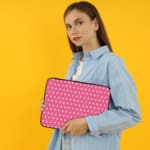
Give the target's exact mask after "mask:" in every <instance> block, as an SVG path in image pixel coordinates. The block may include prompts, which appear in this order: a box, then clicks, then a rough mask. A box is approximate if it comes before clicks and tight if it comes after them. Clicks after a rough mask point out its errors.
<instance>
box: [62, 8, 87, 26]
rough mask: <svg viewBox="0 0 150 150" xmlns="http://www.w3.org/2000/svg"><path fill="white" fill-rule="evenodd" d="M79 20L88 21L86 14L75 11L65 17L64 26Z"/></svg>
mask: <svg viewBox="0 0 150 150" xmlns="http://www.w3.org/2000/svg"><path fill="white" fill-rule="evenodd" d="M79 18H81V19H88V20H90V18H89V16H88V15H87V14H86V13H84V12H81V11H79V10H76V9H75V10H72V11H70V12H69V13H68V14H67V16H66V17H65V24H70V23H73V22H74V21H75V20H76V19H79Z"/></svg>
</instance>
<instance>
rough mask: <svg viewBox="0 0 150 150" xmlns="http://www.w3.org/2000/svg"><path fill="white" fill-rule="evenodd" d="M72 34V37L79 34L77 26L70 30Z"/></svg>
mask: <svg viewBox="0 0 150 150" xmlns="http://www.w3.org/2000/svg"><path fill="white" fill-rule="evenodd" d="M70 34H71V35H76V34H78V29H77V27H75V26H72V28H71V30H70Z"/></svg>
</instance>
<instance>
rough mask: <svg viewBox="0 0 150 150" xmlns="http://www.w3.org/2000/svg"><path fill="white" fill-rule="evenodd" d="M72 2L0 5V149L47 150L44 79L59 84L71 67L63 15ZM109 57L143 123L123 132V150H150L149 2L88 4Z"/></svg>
mask: <svg viewBox="0 0 150 150" xmlns="http://www.w3.org/2000/svg"><path fill="white" fill-rule="evenodd" d="M71 2H73V1H72V0H63V1H52V0H5V1H0V105H1V108H0V149H1V150H10V149H11V150H46V148H47V145H48V143H49V140H50V138H51V134H52V131H53V130H52V129H47V128H44V127H42V126H41V125H40V111H39V105H40V102H41V99H42V98H43V96H44V88H45V83H46V81H47V78H49V77H59V78H64V77H65V74H66V70H67V68H68V65H69V63H70V61H71V58H72V56H71V51H70V49H69V46H68V42H67V39H66V31H65V27H64V24H63V12H64V10H65V8H66V6H67V5H69V4H70V3H71ZM90 2H93V4H95V5H96V7H97V8H98V9H99V11H100V13H101V16H102V18H103V20H104V23H105V26H106V29H107V32H108V35H109V38H110V41H111V43H112V47H113V49H114V52H115V53H116V54H117V55H119V56H121V57H122V58H123V59H124V61H125V63H126V66H127V68H128V70H129V72H130V73H131V75H132V76H133V78H134V80H135V82H136V85H137V90H138V97H139V103H140V106H141V111H142V122H141V123H140V124H139V125H138V126H135V127H133V128H131V129H128V130H125V131H124V133H123V136H122V139H121V149H122V150H141V149H149V148H150V142H149V138H150V137H149V134H150V130H149V125H150V124H149V123H150V117H149V115H150V114H149V113H150V95H149V93H150V92H149V89H150V88H149V84H150V82H149V81H150V73H149V68H150V67H149V66H150V62H149V59H150V58H149V57H150V55H149V54H150V53H149V51H150V45H149V43H150V40H149V39H150V38H149V35H150V29H149V27H150V19H149V15H150V8H149V6H150V1H149V0H142V1H140V0H132V1H131V0H122V1H120V0H91V1H90Z"/></svg>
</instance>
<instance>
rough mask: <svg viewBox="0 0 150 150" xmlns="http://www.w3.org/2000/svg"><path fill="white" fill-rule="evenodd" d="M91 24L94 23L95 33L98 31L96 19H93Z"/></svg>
mask: <svg viewBox="0 0 150 150" xmlns="http://www.w3.org/2000/svg"><path fill="white" fill-rule="evenodd" d="M93 23H94V27H95V31H97V30H98V29H99V24H98V21H97V19H96V18H94V19H93Z"/></svg>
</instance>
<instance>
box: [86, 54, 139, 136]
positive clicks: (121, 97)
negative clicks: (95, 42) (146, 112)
mask: <svg viewBox="0 0 150 150" xmlns="http://www.w3.org/2000/svg"><path fill="white" fill-rule="evenodd" d="M108 81H109V86H110V89H111V98H112V100H113V103H114V108H113V109H110V110H107V111H105V112H103V113H102V114H100V115H96V116H88V117H85V119H86V121H87V124H88V128H89V132H90V133H91V134H92V135H99V134H100V133H101V134H112V133H116V132H119V131H121V130H123V129H126V128H129V127H131V126H133V125H135V124H137V123H138V122H139V121H140V120H141V116H140V109H139V105H138V99H137V94H136V88H135V85H134V81H133V79H132V78H131V76H130V75H129V73H128V72H127V70H126V68H125V65H124V63H123V61H122V59H121V58H119V57H113V60H112V61H111V62H110V63H109V65H108Z"/></svg>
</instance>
